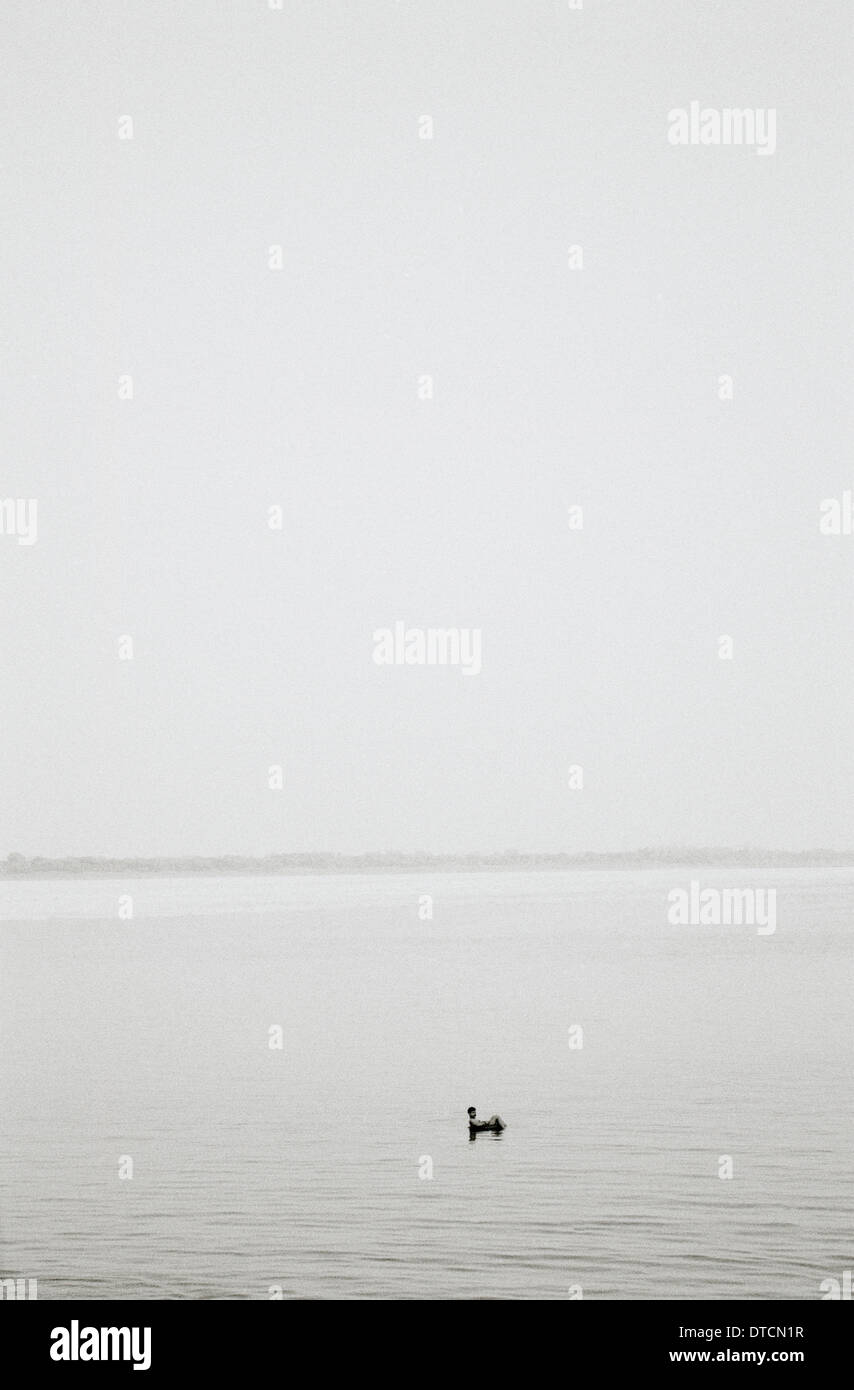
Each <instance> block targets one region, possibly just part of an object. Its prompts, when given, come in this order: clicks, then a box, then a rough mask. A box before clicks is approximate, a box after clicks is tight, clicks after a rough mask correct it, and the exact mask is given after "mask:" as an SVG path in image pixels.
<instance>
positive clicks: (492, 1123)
mask: <svg viewBox="0 0 854 1390" xmlns="http://www.w3.org/2000/svg"><path fill="white" fill-rule="evenodd" d="M468 1117H469V1134H479V1133H481V1132H482V1131H483V1130H485V1129H492V1130H495V1131H497V1132H498V1133H500V1132H501V1130H502V1129H506V1128H507V1126H506V1124H505V1123H504V1121H503V1120H502V1118H501V1116H500V1115H490V1117H489V1119H488V1120H479V1119H478V1118H477V1111H476V1109H475V1108H474V1106H473V1105H470V1106H469V1108H468Z"/></svg>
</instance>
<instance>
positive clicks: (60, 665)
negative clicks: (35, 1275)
mask: <svg viewBox="0 0 854 1390" xmlns="http://www.w3.org/2000/svg"><path fill="white" fill-rule="evenodd" d="M0 29H1V30H2V32H0V39H2V51H3V54H4V69H5V72H4V80H3V84H2V87H0V104H2V127H3V141H2V177H3V186H4V200H3V201H4V216H3V251H4V254H3V266H2V277H0V283H2V291H1V292H0V293H1V294H2V299H0V333H2V352H3V364H2V371H3V408H2V419H3V450H2V469H0V497H2V498H6V499H9V498H11V499H17V498H22V499H29V498H35V499H37V500H38V534H37V540H36V542H35V544H32V545H19V544H18V539H17V538H16V537H15V536H14V535H8V534H4V535H0V582H2V679H0V731H1V732H0V736H2V744H3V747H2V780H0V812H1V814H0V854H4V855H5V854H6V853H8V852H9V851H10V850H18V851H20V852H23V853H25V854H47V855H59V854H87V853H91V854H116V855H135V854H140V855H144V854H157V853H186V854H192V853H199V854H215V853H220V852H234V853H266V852H272V851H288V850H307V849H324V848H325V849H334V850H340V851H359V850H365V849H394V848H397V849H419V848H422V849H425V850H447V851H466V850H472V849H477V848H484V849H504V848H512V847H515V848H518V849H528V850H569V851H571V850H582V849H620V848H628V847H632V846H636V845H664V844H672V843H680V844H685V843H693V844H733V845H743V844H755V845H758V846H779V847H791V848H800V847H810V846H818V845H824V846H828V847H841V846H850V845H851V844H852V843H854V819H852V791H851V788H852V775H854V753H853V752H852V748H853V747H854V743H853V742H852V734H851V717H852V700H851V678H852V672H853V671H854V662H852V653H851V646H852V640H854V633H852V622H851V617H852V598H854V583H852V573H854V535H847V536H846V535H839V536H833V535H822V534H820V532H819V518H820V510H819V509H820V503H821V501H822V500H823V499H825V498H829V497H838V498H840V499H841V498H842V494H843V492H844V491H845V490H846V489H851V488H852V487H854V467H852V462H851V452H850V439H851V424H852V420H851V408H850V406H851V380H852V376H851V366H852V364H851V352H850V346H849V344H850V322H851V311H852V303H851V298H852V296H851V293H850V290H849V278H850V263H851V250H850V247H851V230H852V219H851V211H852V209H851V202H850V196H849V193H848V191H847V185H848V184H849V183H850V168H851V163H852V149H851V140H850V136H849V127H850V124H851V103H850V100H849V85H850V70H851V59H852V47H853V46H852V43H851V32H852V9H851V6H850V4H849V3H848V0H823V2H822V0H819V2H818V3H811V4H810V5H808V6H806V5H802V4H781V3H779V0H750V3H749V4H745V3H743V0H725V3H717V2H716V0H696V3H688V0H657V3H654V4H649V5H640V4H638V3H637V2H636V0H624V2H622V3H620V2H618V0H584V9H583V11H582V12H580V13H579V12H577V11H574V10H572V9H571V8H570V6H569V5H568V4H567V3H563V2H562V0H544V2H543V3H538V2H537V0H525V3H522V0H517V3H510V2H509V0H476V2H475V3H472V2H470V0H420V3H419V2H417V0H399V2H398V3H395V2H394V0H363V2H362V3H358V2H354V0H346V2H344V0H342V2H341V3H325V0H312V3H307V2H305V3H295V2H293V0H284V3H283V8H282V9H281V10H280V11H277V10H271V9H270V8H269V5H268V3H267V0H221V2H219V3H216V2H215V0H207V2H204V0H192V2H189V0H185V2H184V3H181V2H180V0H178V2H176V0H136V3H125V2H124V0H104V3H57V2H56V0H55V2H54V3H51V2H50V0H47V2H46V3H38V4H34V3H32V0H5V3H4V5H3V8H2V20H0ZM692 101H697V102H699V103H701V105H702V106H704V107H711V108H716V109H721V108H725V107H738V108H750V109H752V110H756V109H759V110H763V111H767V110H769V109H770V108H773V109H774V110H775V111H776V113H777V115H776V123H777V124H776V149H775V151H774V153H773V155H767V156H764V157H763V156H762V155H759V154H757V151H756V149H755V148H751V147H745V146H740V147H734V146H732V145H730V146H727V147H724V146H720V145H718V146H697V145H686V146H678V147H677V146H673V145H671V144H669V143H668V139H667V131H668V112H669V111H670V110H671V109H673V108H686V109H687V108H689V106H690V103H691V102H692ZM425 115H426V116H430V117H431V118H432V121H433V138H432V139H422V138H419V121H420V118H421V117H423V116H425ZM125 116H130V117H131V118H132V121H133V138H132V139H121V138H119V135H120V133H121V131H124V133H125V134H127V132H128V127H127V124H125V125H124V126H123V127H121V128H120V118H122V117H125ZM424 130H425V126H424V125H423V123H422V125H421V133H423V132H424ZM276 245H280V246H281V247H282V269H280V270H275V269H270V267H269V248H270V247H271V246H276ZM573 245H576V246H581V247H582V248H583V268H574V269H573V268H570V264H569V255H568V252H569V247H570V246H573ZM125 374H130V375H131V376H132V378H133V399H121V398H120V394H119V379H120V377H122V376H124V375H125ZM425 374H429V375H431V376H432V377H433V390H434V395H433V399H432V400H423V399H419V395H418V383H419V378H420V377H421V376H423V375H425ZM723 374H728V375H731V376H732V378H733V399H732V400H721V399H719V378H720V377H721V375H723ZM273 505H280V506H281V507H282V509H283V524H282V529H281V531H274V530H271V529H270V527H269V525H268V508H269V507H271V506H273ZM572 505H581V506H582V507H583V509H584V511H583V521H584V524H583V530H580V531H578V530H571V529H570V525H569V513H568V508H569V507H570V506H572ZM396 621H403V622H404V623H406V625H407V627H412V628H415V627H418V628H423V629H427V628H430V627H439V628H458V629H475V628H476V629H480V630H481V633H482V663H483V668H482V671H481V672H480V674H477V675H466V674H464V673H463V671H462V670H461V669H460V668H459V667H458V666H457V667H453V666H449V667H443V668H439V667H435V666H434V667H428V666H384V667H381V666H377V665H376V664H375V663H374V661H373V649H374V642H373V634H374V632H375V630H377V629H380V628H386V627H389V628H391V627H393V625H394V623H395V622H396ZM125 634H127V635H130V636H131V637H132V638H133V643H134V649H133V659H132V660H120V659H119V639H120V637H122V636H123V635H125ZM722 634H727V635H729V636H731V638H732V640H733V658H732V660H721V659H720V657H719V654H718V651H719V647H718V642H719V638H720V636H721V635H722ZM275 764H280V765H281V767H282V770H283V787H282V789H281V790H274V789H271V788H270V787H269V786H268V769H269V768H270V767H271V766H272V765H275ZM570 764H577V765H580V766H582V767H583V789H581V790H571V789H570V788H569V786H568V783H567V774H568V768H569V766H570Z"/></svg>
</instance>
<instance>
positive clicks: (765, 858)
mask: <svg viewBox="0 0 854 1390" xmlns="http://www.w3.org/2000/svg"><path fill="white" fill-rule="evenodd" d="M686 867H694V868H724V867H731V868H748V869H764V868H770V869H798V868H815V869H834V868H835V869H849V868H854V851H847V850H840V851H833V850H803V851H787V850H778V851H770V850H765V851H762V850H745V849H695V850H691V849H673V850H635V851H632V852H630V853H626V854H616V853H602V854H530V855H524V854H473V855H440V854H436V855H414V854H413V855H407V854H389V855H381V854H367V855H358V854H355V855H347V854H329V855H326V854H315V855H311V854H306V855H302V854H299V855H288V854H283V855H269V856H266V857H264V858H259V859H251V858H242V857H239V856H224V857H223V858H206V857H194V858H188V859H178V858H176V859H168V858H157V859H106V858H104V859H101V858H95V857H94V856H92V857H89V856H87V857H84V858H80V859H73V858H69V859H47V858H42V857H40V856H39V857H36V858H33V859H27V858H26V857H24V856H17V855H13V856H10V857H9V858H8V859H6V860H5V861H3V862H0V879H5V880H9V881H12V880H16V879H25V878H26V879H46V878H168V877H176V876H181V877H184V876H186V877H200V878H202V877H214V876H215V877H223V876H231V877H259V876H264V877H294V876H298V875H303V876H305V875H309V876H328V875H344V874H376V873H387V874H404V873H425V872H434V873H495V872H502V871H504V872H508V873H513V872H517V873H518V872H520V871H524V872H538V873H561V872H567V871H572V870H585V869H587V870H589V869H618V870H619V869H623V870H631V869H635V870H636V869H666V868H686Z"/></svg>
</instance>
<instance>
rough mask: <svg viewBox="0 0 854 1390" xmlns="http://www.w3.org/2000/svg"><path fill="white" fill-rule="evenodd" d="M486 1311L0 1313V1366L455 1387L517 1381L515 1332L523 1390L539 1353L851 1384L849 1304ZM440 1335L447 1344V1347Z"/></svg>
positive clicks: (279, 1305) (583, 1361) (33, 1308)
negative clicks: (839, 1379)
mask: <svg viewBox="0 0 854 1390" xmlns="http://www.w3.org/2000/svg"><path fill="white" fill-rule="evenodd" d="M389 1301H391V1300H389ZM424 1301H425V1302H427V1301H430V1300H424ZM486 1301H487V1300H481V1301H475V1300H473V1301H472V1303H474V1305H475V1306H471V1304H469V1305H467V1311H466V1313H465V1324H464V1325H463V1324H460V1323H459V1321H458V1319H459V1316H460V1313H459V1303H458V1302H454V1301H450V1300H448V1301H441V1300H439V1301H437V1302H434V1303H433V1304H432V1306H431V1308H430V1310H429V1312H426V1313H425V1312H421V1313H420V1314H419V1313H418V1311H417V1306H418V1305H417V1301H414V1300H413V1301H406V1302H405V1303H404V1305H403V1306H404V1308H405V1309H406V1312H404V1313H401V1312H400V1311H399V1312H398V1313H393V1314H391V1315H389V1314H388V1312H387V1311H386V1312H384V1313H383V1314H382V1317H381V1318H380V1319H379V1320H378V1321H377V1323H374V1321H373V1318H374V1316H376V1314H375V1313H372V1312H371V1311H369V1310H368V1309H366V1308H365V1306H364V1302H363V1301H360V1300H353V1301H346V1302H340V1303H339V1302H334V1301H332V1300H330V1301H323V1302H320V1301H318V1302H315V1301H308V1300H306V1301H301V1300H288V1301H282V1302H276V1301H271V1302H255V1301H248V1300H247V1301H242V1302H183V1301H164V1302H135V1301H120V1302H119V1301H111V1302H78V1301H75V1302H60V1301H50V1302H45V1303H39V1302H17V1303H14V1302H4V1303H3V1306H2V1308H0V1331H2V1349H3V1361H4V1364H5V1365H7V1366H8V1365H9V1364H10V1363H11V1364H13V1365H14V1364H15V1363H17V1364H18V1366H19V1368H20V1369H19V1370H18V1375H19V1376H27V1375H29V1374H30V1373H34V1374H35V1373H37V1374H40V1375H41V1374H44V1373H45V1372H48V1373H49V1374H50V1375H51V1376H53V1375H57V1376H60V1377H64V1376H69V1375H77V1374H82V1375H85V1376H88V1377H90V1378H91V1377H93V1376H95V1377H97V1376H99V1374H101V1373H103V1372H104V1371H109V1373H110V1374H112V1375H115V1374H116V1373H117V1372H118V1373H120V1374H121V1373H123V1372H127V1373H129V1374H133V1373H134V1371H135V1370H138V1371H139V1372H140V1373H143V1374H145V1376H146V1377H147V1380H151V1379H152V1378H155V1379H156V1378H158V1377H159V1376H172V1377H174V1376H175V1375H176V1374H177V1375H180V1374H181V1373H184V1372H188V1373H191V1374H192V1375H193V1376H194V1378H195V1379H196V1380H198V1379H199V1378H202V1379H203V1378H204V1377H205V1376H208V1375H209V1376H210V1377H211V1378H214V1377H216V1378H218V1379H221V1378H222V1377H223V1376H224V1375H227V1374H229V1373H232V1374H233V1373H235V1372H243V1373H246V1372H247V1371H248V1372H250V1374H252V1373H258V1372H261V1370H262V1368H271V1369H272V1368H275V1367H277V1366H278V1367H279V1369H280V1370H281V1372H282V1374H284V1375H287V1376H289V1377H290V1376H292V1375H297V1376H299V1377H300V1378H301V1377H302V1372H301V1371H300V1365H301V1361H302V1357H303V1356H304V1357H307V1358H308V1362H309V1367H310V1368H311V1370H312V1372H314V1373H316V1372H318V1371H323V1372H324V1373H325V1374H329V1373H330V1372H331V1371H332V1370H334V1369H337V1368H338V1367H340V1368H341V1369H342V1370H345V1369H346V1370H347V1371H349V1372H350V1373H354V1372H361V1373H367V1374H370V1375H373V1374H375V1373H382V1374H383V1376H387V1375H394V1374H397V1375H406V1376H407V1377H409V1376H410V1375H411V1374H412V1373H413V1372H416V1373H420V1374H421V1375H423V1374H424V1372H425V1371H428V1370H431V1369H433V1370H435V1373H436V1374H438V1375H445V1376H447V1375H449V1374H453V1375H457V1374H459V1372H460V1371H461V1370H462V1371H465V1370H466V1369H467V1368H469V1367H476V1368H477V1369H479V1370H481V1371H492V1372H493V1373H499V1374H502V1373H506V1374H516V1373H518V1369H521V1368H518V1367H517V1369H516V1371H515V1372H514V1369H513V1362H511V1361H510V1359H509V1352H508V1340H509V1339H508V1333H509V1334H510V1339H512V1338H513V1333H514V1332H517V1335H518V1337H519V1338H520V1342H519V1343H518V1344H517V1349H519V1350H521V1352H522V1355H523V1357H524V1361H523V1367H524V1366H525V1365H527V1371H526V1372H525V1374H526V1378H527V1375H528V1374H529V1373H530V1372H531V1371H533V1370H534V1369H535V1368H538V1369H542V1365H543V1357H544V1355H545V1354H546V1353H549V1354H550V1359H551V1357H553V1356H555V1355H557V1357H558V1358H559V1363H563V1364H564V1365H565V1367H566V1370H567V1374H571V1373H572V1370H573V1368H574V1369H575V1370H576V1371H586V1373H587V1374H588V1375H589V1374H590V1372H591V1371H601V1372H602V1373H605V1374H607V1373H608V1372H612V1371H616V1372H621V1373H625V1372H636V1373H647V1372H653V1373H655V1372H659V1371H661V1370H664V1369H665V1368H667V1369H669V1370H679V1371H681V1372H682V1373H683V1374H684V1373H686V1371H687V1372H690V1371H691V1370H693V1369H695V1368H696V1367H698V1366H710V1365H711V1366H720V1367H730V1366H731V1367H736V1366H738V1367H741V1366H753V1367H754V1369H756V1370H761V1371H762V1372H765V1371H767V1370H768V1368H769V1367H770V1368H772V1369H777V1368H779V1367H795V1368H798V1369H799V1370H800V1371H802V1372H807V1373H808V1374H809V1375H810V1376H811V1377H812V1376H814V1375H815V1374H816V1372H822V1371H828V1370H831V1369H833V1370H834V1371H836V1372H837V1373H839V1372H840V1371H841V1372H842V1373H843V1374H849V1373H850V1361H849V1357H850V1348H851V1342H852V1329H854V1317H852V1314H853V1313H854V1309H852V1307H851V1304H850V1303H844V1302H842V1303H840V1302H833V1301H828V1302H816V1303H803V1302H785V1303H783V1302H744V1301H733V1302H699V1301H698V1302H685V1303H651V1302H633V1303H629V1302H604V1301H603V1302H592V1301H588V1302H585V1301H583V1300H578V1301H572V1300H567V1301H566V1302H565V1303H564V1304H563V1305H562V1306H561V1307H560V1309H559V1310H556V1309H555V1306H554V1304H549V1305H548V1308H549V1310H550V1311H548V1312H545V1311H544V1309H543V1307H542V1306H541V1308H540V1312H539V1314H537V1315H536V1320H535V1322H534V1323H531V1322H530V1321H529V1320H528V1317H525V1318H519V1320H518V1322H517V1312H516V1307H518V1306H519V1304H521V1305H523V1306H524V1304H525V1302H526V1301H525V1300H519V1303H518V1304H517V1305H516V1306H515V1307H514V1308H513V1309H512V1311H508V1308H507V1305H506V1303H503V1302H502V1306H504V1308H505V1311H504V1313H503V1314H502V1317H501V1322H500V1323H499V1324H493V1323H492V1320H491V1317H490V1315H489V1312H488V1309H486V1308H484V1307H483V1302H486ZM495 1301H500V1300H495ZM365 1302H366V1301H365ZM294 1303H297V1304H298V1306H297V1307H294V1306H293V1305H294ZM360 1303H361V1312H360V1313H355V1315H354V1309H355V1306H356V1305H357V1304H360ZM330 1304H332V1305H333V1306H330ZM528 1306H529V1308H530V1304H528ZM146 1329H148V1331H147V1333H146ZM446 1333H448V1334H451V1335H453V1337H454V1341H453V1342H452V1343H451V1344H450V1346H448V1345H447V1344H446V1343H445V1337H444V1335H443V1334H446ZM401 1334H402V1335H403V1338H404V1341H403V1346H402V1347H401V1345H400V1337H401ZM460 1335H462V1337H463V1338H464V1339H465V1341H464V1343H463V1346H462V1347H460V1346H459V1344H458V1338H459V1336H460ZM514 1340H515V1339H514ZM295 1357H299V1358H300V1360H299V1361H295V1359H294V1358H295ZM146 1363H148V1364H146ZM141 1383H147V1381H146V1382H141Z"/></svg>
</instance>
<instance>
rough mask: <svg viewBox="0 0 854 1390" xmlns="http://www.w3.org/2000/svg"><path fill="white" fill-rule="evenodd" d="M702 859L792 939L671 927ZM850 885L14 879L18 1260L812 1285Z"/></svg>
mask: <svg viewBox="0 0 854 1390" xmlns="http://www.w3.org/2000/svg"><path fill="white" fill-rule="evenodd" d="M692 872H693V876H694V877H697V878H699V879H700V880H701V882H702V883H703V886H707V885H708V886H720V887H737V886H745V885H755V886H761V887H766V888H767V887H776V889H777V920H778V925H777V930H776V933H775V934H774V935H772V936H760V935H758V934H757V932H756V929H755V927H748V926H742V927H734V926H730V927H674V926H671V925H669V924H668V921H667V893H668V890H669V889H670V888H672V887H676V886H684V887H687V885H688V882H689V880H690V878H691V877H692ZM425 893H429V894H431V895H432V896H433V900H434V906H433V913H434V915H433V920H432V921H421V920H420V919H419V916H418V900H419V895H421V894H425ZM122 894H131V895H132V897H133V902H134V917H133V920H132V921H123V920H120V919H119V917H118V901H119V897H120V895H122ZM852 902H854V872H852V871H850V870H809V871H806V870H779V869H774V870H764V871H761V872H759V871H757V872H756V873H755V874H752V873H748V872H745V871H744V870H721V869H714V870H705V869H703V870H694V871H691V870H681V869H677V870H670V869H668V870H667V871H658V870H656V871H654V872H619V873H618V872H613V873H612V872H604V871H600V872H590V873H583V872H572V873H531V874H522V873H512V872H511V873H486V874H447V875H443V874H435V873H426V874H424V875H422V876H419V875H411V874H406V875H399V876H398V875H364V876H346V877H334V876H330V877H309V876H306V877H292V878H291V877H282V878H273V877H270V878H250V877H232V878H219V879H217V878H174V879H166V878H156V879H148V880H139V881H136V880H129V879H92V880H87V881H83V880H60V879H56V880H50V881H18V882H14V881H13V882H3V883H2V884H0V954H1V955H2V960H0V965H2V977H0V1016H2V1053H1V1054H0V1059H1V1060H0V1100H2V1138H0V1273H2V1274H3V1275H4V1276H18V1277H29V1278H37V1279H38V1295H39V1297H40V1298H42V1299H50V1298H66V1297H77V1298H89V1299H103V1298H123V1299H135V1298H206V1299H207V1298H227V1299H233V1298H240V1299H265V1298H269V1297H270V1290H271V1288H276V1287H279V1288H281V1290H282V1295H283V1297H285V1298H363V1299H364V1298H381V1299H391V1298H394V1299H397V1298H431V1299H438V1298H477V1299H496V1298H497V1299H518V1298H540V1299H559V1298H567V1297H568V1293H569V1290H570V1287H571V1286H573V1285H580V1286H581V1287H582V1288H583V1292H584V1297H585V1298H594V1299H595V1298H609V1299H648V1298H670V1299H695V1298H719V1299H727V1298H742V1297H746V1298H753V1299H768V1298H789V1299H814V1298H817V1297H819V1296H820V1294H819V1284H820V1283H821V1280H822V1279H825V1278H828V1277H836V1278H839V1277H841V1274H842V1271H843V1270H845V1269H854V1232H852V1211H854V1200H852V1198H854V1182H852V1110H854V1104H853V1103H854V1065H852V1062H854V1056H853V1055H852V1054H854V1043H852V1034H853V1033H854V1030H852V1026H851V1012H852V994H854V989H853V988H852V986H854V968H852ZM572 1025H581V1027H582V1028H583V1047H582V1048H580V1049H578V1048H571V1047H570V1046H569V1033H568V1030H569V1028H570V1027H571V1026H572ZM275 1026H278V1027H280V1028H281V1030H282V1033H281V1036H282V1046H281V1048H279V1049H276V1048H271V1047H270V1045H269V1042H270V1029H271V1027H275ZM471 1104H474V1105H477V1107H478V1110H479V1111H480V1113H481V1114H484V1115H488V1114H490V1113H491V1112H492V1111H496V1110H497V1111H499V1112H500V1113H501V1114H502V1115H503V1116H504V1118H505V1120H506V1121H507V1122H508V1126H509V1127H508V1129H507V1131H506V1132H505V1134H503V1135H502V1136H500V1137H499V1138H496V1137H493V1136H491V1135H483V1136H481V1137H479V1138H478V1139H477V1140H476V1141H474V1142H469V1139H468V1133H467V1128H466V1116H465V1110H466V1107H467V1106H468V1105H471ZM724 1155H728V1156H730V1157H731V1159H732V1162H733V1177H732V1179H731V1180H722V1179H721V1178H720V1177H719V1176H718V1172H719V1161H720V1159H721V1157H722V1156H724ZM123 1156H129V1157H130V1158H131V1159H132V1160H133V1177H132V1178H131V1179H129V1180H128V1179H124V1180H121V1179H120V1178H119V1169H120V1161H121V1160H122V1158H123ZM430 1165H432V1178H426V1177H421V1176H419V1174H420V1172H426V1171H428V1170H429V1168H430Z"/></svg>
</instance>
